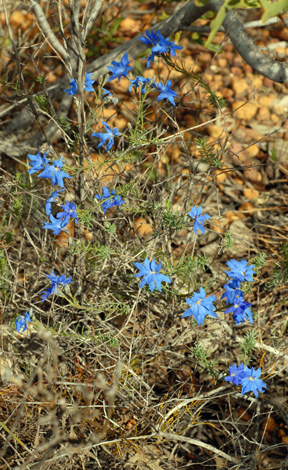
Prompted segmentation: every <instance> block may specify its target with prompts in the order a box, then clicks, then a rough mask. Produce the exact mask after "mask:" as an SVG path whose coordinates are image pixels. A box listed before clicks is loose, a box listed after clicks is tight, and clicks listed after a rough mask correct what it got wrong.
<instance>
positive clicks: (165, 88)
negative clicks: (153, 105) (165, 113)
mask: <svg viewBox="0 0 288 470" xmlns="http://www.w3.org/2000/svg"><path fill="white" fill-rule="evenodd" d="M171 83H172V82H171V80H168V82H167V83H166V85H163V83H161V82H160V83H157V82H155V83H153V84H152V86H153V88H158V90H160V91H161V93H160V95H158V98H157V101H161V100H164V99H165V98H167V100H168V101H170V103H171V104H173V106H175V101H174V97H175V96H177V95H178V93H176V91H173V90H171Z"/></svg>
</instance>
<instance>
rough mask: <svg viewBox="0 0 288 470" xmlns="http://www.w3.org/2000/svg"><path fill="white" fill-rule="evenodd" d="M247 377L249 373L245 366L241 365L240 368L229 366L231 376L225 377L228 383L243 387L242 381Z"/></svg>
mask: <svg viewBox="0 0 288 470" xmlns="http://www.w3.org/2000/svg"><path fill="white" fill-rule="evenodd" d="M244 377H247V372H245V371H244V364H243V363H242V364H240V366H239V367H237V366H236V364H233V366H229V375H228V376H227V377H225V379H224V380H225V381H226V382H232V383H233V384H234V385H236V386H238V385H241V383H242V379H244Z"/></svg>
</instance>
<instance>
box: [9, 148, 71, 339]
mask: <svg viewBox="0 0 288 470" xmlns="http://www.w3.org/2000/svg"><path fill="white" fill-rule="evenodd" d="M47 154H48V151H47V152H45V154H44V155H43V156H42V155H41V151H40V147H39V151H38V153H37V154H36V155H30V154H28V158H29V159H30V160H31V162H30V163H29V165H30V166H31V168H30V169H29V170H28V173H30V174H33V173H36V172H37V171H41V170H43V171H42V173H40V174H39V175H38V177H41V178H49V179H50V180H51V182H52V184H53V186H56V185H58V186H60V187H61V188H63V189H58V190H57V191H54V192H52V194H51V196H50V197H49V198H48V199H47V200H46V203H45V211H46V214H47V215H48V216H49V218H50V222H46V223H45V224H44V226H43V228H45V229H49V230H53V234H54V235H59V234H60V232H61V231H66V232H67V233H69V231H68V230H67V228H66V227H67V225H68V222H69V220H70V218H73V219H74V220H75V222H76V223H78V216H77V212H76V209H77V207H76V205H75V204H74V202H71V201H66V204H63V205H61V208H62V211H61V212H58V213H57V214H56V218H55V217H54V216H53V214H52V203H53V202H57V199H58V197H59V196H60V193H61V192H62V191H65V187H64V182H63V178H72V176H70V175H68V174H67V173H65V172H64V171H63V170H62V168H63V166H64V163H63V161H62V157H60V159H59V160H54V161H53V163H52V164H50V162H49V160H48V159H47ZM46 276H47V277H48V279H49V280H50V281H51V287H49V288H48V289H47V290H46V291H43V292H40V294H39V295H40V296H42V302H44V301H45V300H46V299H48V297H49V296H50V295H51V294H56V293H57V289H58V287H59V286H60V285H61V286H64V285H66V284H69V283H70V282H72V280H71V279H72V277H69V278H67V279H66V278H65V275H64V274H62V275H60V276H56V274H54V272H53V271H52V274H51V275H49V274H46ZM27 321H31V318H30V317H29V314H28V313H27V312H26V313H25V314H24V316H23V315H22V316H20V317H18V318H17V319H16V329H17V331H20V332H22V331H25V330H26V329H27Z"/></svg>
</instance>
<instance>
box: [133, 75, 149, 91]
mask: <svg viewBox="0 0 288 470" xmlns="http://www.w3.org/2000/svg"><path fill="white" fill-rule="evenodd" d="M149 82H151V78H145V77H140V76H137V77H136V78H135V79H134V80H130V83H131V85H130V86H129V88H128V90H129V91H131V90H132V87H133V88H135V90H137V88H138V86H140V85H142V88H141V93H145V85H146V83H149Z"/></svg>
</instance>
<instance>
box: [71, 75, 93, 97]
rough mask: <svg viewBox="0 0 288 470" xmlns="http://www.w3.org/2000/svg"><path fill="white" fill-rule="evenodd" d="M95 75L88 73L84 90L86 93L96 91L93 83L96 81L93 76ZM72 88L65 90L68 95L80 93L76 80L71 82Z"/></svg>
mask: <svg viewBox="0 0 288 470" xmlns="http://www.w3.org/2000/svg"><path fill="white" fill-rule="evenodd" d="M92 75H93V73H86V77H85V83H84V90H85V91H94V88H93V87H92V85H93V83H94V82H95V80H92V78H91V76H92ZM70 86H71V88H67V90H64V91H65V92H66V93H68V95H77V92H78V85H77V82H76V80H75V79H74V78H72V80H71V82H70Z"/></svg>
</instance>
